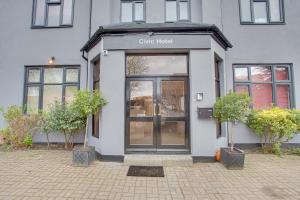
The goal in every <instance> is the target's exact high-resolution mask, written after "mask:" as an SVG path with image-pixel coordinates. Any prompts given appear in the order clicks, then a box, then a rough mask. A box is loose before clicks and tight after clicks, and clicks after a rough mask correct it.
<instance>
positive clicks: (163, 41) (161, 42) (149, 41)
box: [139, 38, 174, 45]
mask: <svg viewBox="0 0 300 200" xmlns="http://www.w3.org/2000/svg"><path fill="white" fill-rule="evenodd" d="M173 43H174V40H173V38H172V39H145V38H141V39H139V44H140V45H155V44H157V45H166V44H169V45H171V44H173Z"/></svg>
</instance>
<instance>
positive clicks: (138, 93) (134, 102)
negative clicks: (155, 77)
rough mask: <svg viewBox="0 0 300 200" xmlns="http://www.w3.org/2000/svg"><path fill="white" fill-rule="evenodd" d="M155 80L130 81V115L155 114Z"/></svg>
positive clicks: (144, 115) (148, 115)
mask: <svg viewBox="0 0 300 200" xmlns="http://www.w3.org/2000/svg"><path fill="white" fill-rule="evenodd" d="M153 110H154V108H153V82H152V81H131V82H130V116H131V117H146V116H147V117H150V116H153Z"/></svg>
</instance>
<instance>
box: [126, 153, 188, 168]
mask: <svg viewBox="0 0 300 200" xmlns="http://www.w3.org/2000/svg"><path fill="white" fill-rule="evenodd" d="M124 164H125V165H128V166H129V165H135V166H164V167H190V166H192V165H193V159H192V156H191V155H149V154H135V155H132V154H130V155H128V154H127V155H125V157H124Z"/></svg>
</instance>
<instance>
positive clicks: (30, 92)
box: [26, 87, 40, 113]
mask: <svg viewBox="0 0 300 200" xmlns="http://www.w3.org/2000/svg"><path fill="white" fill-rule="evenodd" d="M39 96H40V88H39V87H28V88H27V105H26V106H27V113H33V112H37V111H38V109H39Z"/></svg>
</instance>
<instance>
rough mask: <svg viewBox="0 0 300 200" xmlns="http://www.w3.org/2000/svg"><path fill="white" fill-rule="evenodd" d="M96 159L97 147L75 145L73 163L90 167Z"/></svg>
mask: <svg viewBox="0 0 300 200" xmlns="http://www.w3.org/2000/svg"><path fill="white" fill-rule="evenodd" d="M94 160H95V147H86V148H83V147H75V148H74V149H73V165H75V166H82V167H88V166H89V165H90V164H91V163H92V162H93V161H94Z"/></svg>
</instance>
